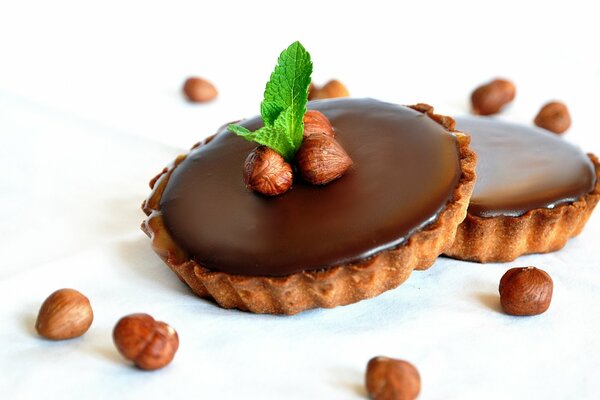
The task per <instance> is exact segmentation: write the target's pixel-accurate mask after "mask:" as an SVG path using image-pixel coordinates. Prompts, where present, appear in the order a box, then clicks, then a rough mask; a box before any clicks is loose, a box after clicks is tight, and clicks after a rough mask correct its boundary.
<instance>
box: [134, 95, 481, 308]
mask: <svg viewBox="0 0 600 400" xmlns="http://www.w3.org/2000/svg"><path fill="white" fill-rule="evenodd" d="M308 108H309V109H310V110H318V111H320V112H321V113H323V114H324V115H325V116H326V117H327V119H328V120H329V121H330V123H331V125H332V126H333V129H334V132H335V139H336V140H337V142H338V145H339V146H341V147H343V151H344V153H346V154H347V155H348V157H349V158H350V159H351V161H350V162H349V163H350V165H351V167H349V168H348V169H347V170H346V171H345V173H343V174H342V176H341V177H339V178H337V179H335V180H333V181H331V182H329V183H327V184H324V185H321V184H316V185H315V184H312V183H310V182H307V181H306V180H304V179H302V178H301V176H302V174H298V173H297V171H296V172H295V176H294V179H293V184H292V186H291V188H289V190H287V191H286V192H285V193H283V194H280V195H276V196H266V195H263V194H261V193H258V192H255V191H253V190H251V189H249V188H248V187H247V186H246V184H245V182H244V179H242V169H243V166H244V163H245V160H246V158H247V157H248V154H250V153H251V152H252V151H253V149H254V148H256V145H255V144H253V143H251V142H248V141H245V140H243V139H242V138H240V137H239V136H236V135H234V134H233V133H232V132H231V131H230V130H228V129H227V128H223V129H221V130H220V131H219V132H217V134H216V135H214V136H212V137H211V138H209V139H207V140H205V141H204V142H203V143H201V144H200V145H198V146H195V147H194V148H193V149H192V150H191V151H190V152H189V153H188V154H186V155H182V156H180V157H178V158H177V159H176V160H175V162H174V163H173V164H171V165H170V166H169V167H167V168H166V169H165V170H163V172H162V173H161V174H160V175H159V177H158V178H157V179H153V180H152V182H151V186H152V194H151V195H150V197H149V198H148V199H147V200H146V201H145V202H144V204H143V210H144V212H145V213H146V214H147V216H148V217H147V219H146V220H145V221H144V223H143V229H144V231H145V232H146V233H147V234H148V235H149V236H150V237H151V238H152V246H153V248H154V250H155V251H156V252H157V253H158V254H159V255H160V256H161V258H162V259H163V260H164V261H165V262H166V263H167V264H168V265H169V267H170V268H171V269H172V270H173V271H174V272H175V273H176V274H177V275H178V276H179V277H180V278H181V279H182V280H183V281H184V282H186V283H187V284H188V285H189V286H190V287H191V288H192V290H193V291H194V292H195V293H196V294H197V295H199V296H201V297H211V298H213V299H214V300H215V301H216V302H217V303H218V304H219V305H221V306H222V307H225V308H238V309H242V310H248V311H251V312H256V313H275V314H295V313H298V312H300V311H303V310H306V309H310V308H315V307H335V306H339V305H344V304H350V303H354V302H357V301H360V300H362V299H366V298H370V297H373V296H376V295H378V294H380V293H382V292H384V291H386V290H389V289H392V288H395V287H397V286H398V285H400V284H401V283H402V282H404V280H406V279H407V278H408V276H409V275H410V273H411V272H412V271H413V270H414V269H418V270H423V269H427V268H429V267H430V266H431V265H432V264H433V262H434V261H435V259H436V258H437V257H438V256H439V254H441V253H443V252H444V251H446V250H448V249H449V247H450V245H451V244H452V240H453V237H454V233H455V230H456V227H457V226H458V224H459V223H460V222H461V221H462V220H463V219H464V217H465V213H466V208H467V205H468V202H469V197H470V195H471V191H472V189H473V185H474V181H475V174H474V169H475V155H474V153H473V152H472V151H471V150H470V149H469V137H468V136H467V135H464V134H462V133H460V132H455V131H453V130H452V126H451V122H453V121H452V120H451V119H449V118H447V117H446V118H443V117H441V116H438V115H436V114H433V110H432V109H431V107H423V105H420V106H418V107H416V109H413V108H410V107H404V106H399V105H394V104H389V103H384V102H380V101H377V100H371V99H335V100H323V101H316V102H311V103H309V104H308ZM440 122H443V123H445V125H444V124H442V123H440ZM240 125H241V126H243V127H244V128H247V129H249V130H252V129H259V128H260V127H261V125H262V121H261V119H260V118H259V117H255V118H250V119H247V120H244V121H242V122H241V123H240ZM335 154H337V155H338V156H339V154H338V153H335ZM346 164H348V161H347V160H346ZM285 171H287V168H286V169H285Z"/></svg>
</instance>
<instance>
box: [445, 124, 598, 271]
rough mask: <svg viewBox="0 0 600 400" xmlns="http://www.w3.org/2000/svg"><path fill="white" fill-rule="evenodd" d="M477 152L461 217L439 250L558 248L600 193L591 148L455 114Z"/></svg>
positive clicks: (472, 256) (490, 253) (481, 256)
mask: <svg viewBox="0 0 600 400" xmlns="http://www.w3.org/2000/svg"><path fill="white" fill-rule="evenodd" d="M456 126H457V129H460V130H462V131H464V132H466V133H469V134H470V135H471V143H472V146H473V148H474V149H475V152H476V153H477V156H478V165H477V183H476V184H475V189H474V191H473V196H472V197H471V201H470V204H469V209H468V213H467V218H466V219H465V221H464V222H463V223H462V224H461V225H460V226H459V228H458V231H457V235H456V241H455V243H454V245H453V246H452V248H451V249H450V250H448V251H447V252H446V255H448V256H451V257H454V258H458V259H463V260H471V261H478V262H506V261H511V260H514V259H515V258H517V257H518V256H520V255H523V254H528V253H546V252H551V251H555V250H558V249H560V248H562V247H563V246H564V245H565V244H566V242H567V240H568V239H569V238H571V237H573V236H575V235H577V234H579V233H580V232H581V230H582V229H583V227H584V225H585V223H586V222H587V220H588V218H589V217H590V215H591V213H592V211H593V209H594V207H595V206H596V204H597V202H598V199H599V198H600V167H599V164H598V159H597V157H596V156H594V155H593V154H587V155H586V154H585V153H583V152H582V151H581V150H579V148H577V147H575V146H573V145H572V144H570V143H568V142H566V141H565V140H564V139H562V138H560V137H558V136H556V135H554V134H552V133H551V132H548V131H546V130H543V129H540V128H537V127H532V126H524V125H520V124H515V123H509V122H504V121H499V120H497V119H494V118H486V117H460V118H456Z"/></svg>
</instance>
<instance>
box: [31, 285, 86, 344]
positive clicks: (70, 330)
mask: <svg viewBox="0 0 600 400" xmlns="http://www.w3.org/2000/svg"><path fill="white" fill-rule="evenodd" d="M93 320H94V313H93V312H92V306H91V305H90V301H89V300H88V298H87V297H85V296H84V295H82V294H81V293H79V292H78V291H77V290H73V289H60V290H57V291H56V292H54V293H52V294H51V295H50V296H49V297H48V298H47V299H46V300H45V301H44V303H43V304H42V307H41V308H40V311H39V313H38V317H37V320H36V321H35V329H36V331H37V332H38V333H39V334H40V336H43V337H45V338H47V339H52V340H63V339H71V338H74V337H78V336H81V335H83V334H84V333H86V332H87V330H88V329H89V328H90V325H92V321H93Z"/></svg>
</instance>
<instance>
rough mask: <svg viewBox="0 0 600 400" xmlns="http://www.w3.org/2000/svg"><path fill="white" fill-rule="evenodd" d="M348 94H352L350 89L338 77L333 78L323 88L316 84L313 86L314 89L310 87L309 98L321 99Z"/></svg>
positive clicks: (346, 95)
mask: <svg viewBox="0 0 600 400" xmlns="http://www.w3.org/2000/svg"><path fill="white" fill-rule="evenodd" d="M348 96H350V93H349V92H348V89H346V86H345V85H344V84H343V83H342V82H340V81H338V80H337V79H332V80H330V81H329V82H327V83H326V84H325V85H323V87H321V88H318V87H316V86H313V88H312V89H311V88H309V95H308V99H309V100H321V99H333V98H336V97H348Z"/></svg>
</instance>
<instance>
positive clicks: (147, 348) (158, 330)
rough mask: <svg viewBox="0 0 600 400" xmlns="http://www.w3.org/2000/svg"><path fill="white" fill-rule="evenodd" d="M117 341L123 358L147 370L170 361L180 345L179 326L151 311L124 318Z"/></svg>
mask: <svg viewBox="0 0 600 400" xmlns="http://www.w3.org/2000/svg"><path fill="white" fill-rule="evenodd" d="M113 341H114V342H115V346H117V350H119V353H121V355H123V357H125V358H126V359H128V360H130V361H133V363H134V364H135V366H136V367H138V368H141V369H145V370H154V369H159V368H162V367H164V366H165V365H167V364H169V363H170V362H171V360H173V357H175V353H176V352H177V349H178V348H179V337H178V336H177V332H175V329H173V328H171V327H170V326H169V325H167V324H165V323H164V322H160V321H156V320H155V319H154V318H152V317H151V316H150V315H148V314H131V315H128V316H126V317H123V318H121V319H120V320H119V322H118V323H117V325H116V326H115V329H114V330H113Z"/></svg>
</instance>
